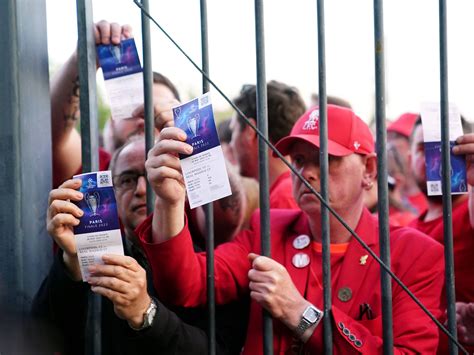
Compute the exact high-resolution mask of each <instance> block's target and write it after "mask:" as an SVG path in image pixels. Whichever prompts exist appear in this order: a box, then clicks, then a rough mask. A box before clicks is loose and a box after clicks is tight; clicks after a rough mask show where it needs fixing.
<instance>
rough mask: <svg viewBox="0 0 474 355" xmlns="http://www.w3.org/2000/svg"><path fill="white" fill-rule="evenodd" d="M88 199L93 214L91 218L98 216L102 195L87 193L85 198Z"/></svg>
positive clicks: (95, 192)
mask: <svg viewBox="0 0 474 355" xmlns="http://www.w3.org/2000/svg"><path fill="white" fill-rule="evenodd" d="M84 198H85V199H86V203H87V206H88V207H89V209H90V210H91V212H92V215H91V216H98V215H99V214H98V213H97V210H98V209H99V205H100V195H99V193H98V192H97V191H94V192H86V195H85V196H84Z"/></svg>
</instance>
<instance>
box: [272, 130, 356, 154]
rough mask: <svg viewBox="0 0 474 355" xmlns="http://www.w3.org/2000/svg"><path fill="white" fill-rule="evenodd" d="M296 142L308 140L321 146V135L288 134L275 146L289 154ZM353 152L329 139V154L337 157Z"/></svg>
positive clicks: (281, 151)
mask: <svg viewBox="0 0 474 355" xmlns="http://www.w3.org/2000/svg"><path fill="white" fill-rule="evenodd" d="M296 142H307V143H309V144H311V145H313V146H315V147H316V148H319V136H316V135H314V134H299V135H296V136H288V137H285V138H282V139H280V140H279V141H278V143H277V144H276V145H275V147H276V148H277V149H278V150H279V151H280V153H281V154H283V155H288V154H290V152H291V146H292V145H293V144H294V143H296ZM352 153H354V152H353V151H352V150H350V149H347V148H346V147H344V146H342V145H340V144H339V143H336V142H333V141H331V140H329V139H328V154H331V155H334V156H337V157H344V156H346V155H350V154H352ZM273 156H274V157H276V156H277V155H276V154H275V153H273Z"/></svg>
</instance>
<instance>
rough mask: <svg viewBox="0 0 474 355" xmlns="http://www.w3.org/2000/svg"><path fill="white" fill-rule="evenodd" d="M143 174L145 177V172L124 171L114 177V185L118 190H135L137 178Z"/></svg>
mask: <svg viewBox="0 0 474 355" xmlns="http://www.w3.org/2000/svg"><path fill="white" fill-rule="evenodd" d="M140 176H143V177H144V178H145V179H146V172H145V171H144V172H138V171H126V172H124V173H122V174H120V175H118V176H115V177H114V185H115V188H116V189H119V190H135V189H136V188H137V185H138V179H139V178H140Z"/></svg>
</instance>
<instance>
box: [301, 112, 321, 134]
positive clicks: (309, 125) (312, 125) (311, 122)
mask: <svg viewBox="0 0 474 355" xmlns="http://www.w3.org/2000/svg"><path fill="white" fill-rule="evenodd" d="M318 120H319V109H315V110H313V112H311V113H310V114H309V118H308V119H307V120H306V122H305V123H304V125H303V130H305V131H307V130H314V129H318Z"/></svg>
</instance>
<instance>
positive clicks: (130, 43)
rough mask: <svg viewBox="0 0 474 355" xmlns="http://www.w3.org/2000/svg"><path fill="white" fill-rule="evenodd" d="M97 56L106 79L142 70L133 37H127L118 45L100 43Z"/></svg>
mask: <svg viewBox="0 0 474 355" xmlns="http://www.w3.org/2000/svg"><path fill="white" fill-rule="evenodd" d="M97 57H98V59H99V64H100V67H101V68H102V72H103V73H104V79H105V80H109V79H113V78H118V77H121V76H125V75H130V74H135V73H141V72H142V66H141V64H140V58H139V57H138V51H137V47H136V46H135V40H134V39H133V38H129V39H125V40H123V41H122V42H120V43H119V44H117V45H114V44H101V45H98V46H97Z"/></svg>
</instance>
